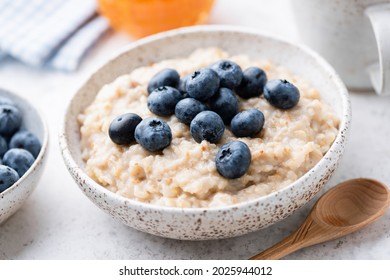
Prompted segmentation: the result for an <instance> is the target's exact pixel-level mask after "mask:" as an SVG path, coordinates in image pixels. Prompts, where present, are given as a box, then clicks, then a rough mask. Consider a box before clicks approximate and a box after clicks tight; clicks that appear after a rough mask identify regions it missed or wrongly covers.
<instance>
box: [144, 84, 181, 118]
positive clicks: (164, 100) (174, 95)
mask: <svg viewBox="0 0 390 280" xmlns="http://www.w3.org/2000/svg"><path fill="white" fill-rule="evenodd" d="M182 98H183V96H182V95H181V94H180V92H179V91H178V90H177V89H175V88H173V87H169V86H162V87H158V88H156V89H155V90H153V91H152V93H151V94H150V95H149V97H148V101H147V105H148V108H149V110H150V111H151V112H152V113H154V114H156V115H158V116H170V115H173V114H174V113H175V107H176V104H177V103H178V102H179V101H180V100H181V99H182Z"/></svg>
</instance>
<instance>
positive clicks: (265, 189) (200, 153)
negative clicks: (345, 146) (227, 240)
mask: <svg viewBox="0 0 390 280" xmlns="http://www.w3.org/2000/svg"><path fill="white" fill-rule="evenodd" d="M220 59H229V60H231V61H234V62H236V63H237V64H239V65H240V66H241V68H242V69H243V70H244V69H246V68H247V67H250V66H257V67H260V68H262V69H263V70H264V71H265V72H266V73H267V76H268V79H269V80H270V79H287V80H289V81H290V82H292V83H293V84H294V85H295V86H296V87H297V88H298V89H299V91H300V100H299V103H298V104H297V105H296V106H295V107H294V108H292V109H289V110H280V109H277V108H275V107H272V106H271V105H270V104H269V103H268V102H267V101H266V100H265V98H264V97H263V95H261V96H260V97H254V98H250V99H242V98H239V111H242V110H246V109H250V108H256V109H259V110H260V111H261V112H262V113H263V114H264V117H265V124H264V128H263V129H262V131H261V133H260V134H259V135H257V137H253V138H250V137H236V136H234V135H233V134H232V132H231V131H230V129H229V127H228V126H226V129H225V132H224V134H223V136H222V139H221V141H220V142H218V144H213V143H210V142H207V141H205V140H203V141H202V142H201V143H197V142H196V141H195V140H194V139H193V138H192V137H191V134H190V129H189V126H188V125H186V124H183V123H181V122H179V121H178V119H177V118H176V117H175V115H173V116H170V117H159V118H161V119H162V120H164V121H166V122H167V123H168V124H169V127H170V129H171V131H172V142H171V143H170V145H169V146H168V147H166V148H165V149H163V150H162V151H161V152H157V153H156V152H155V153H153V152H149V151H147V150H146V149H144V148H143V147H142V146H141V145H139V144H137V143H134V144H131V145H116V144H114V143H113V142H112V141H111V140H110V138H109V137H108V129H109V126H110V123H111V121H112V120H113V119H114V118H116V117H117V116H118V115H121V114H124V113H135V114H137V115H139V116H140V117H142V118H146V117H150V116H154V114H153V113H151V112H150V111H149V109H148V107H147V98H148V92H147V85H148V82H149V80H150V79H151V78H152V77H153V76H154V75H155V74H156V73H157V72H159V71H160V70H162V69H165V68H174V69H176V70H177V71H178V72H179V74H180V75H181V76H184V75H186V74H189V73H191V72H193V71H195V70H197V69H199V68H202V67H206V66H208V65H210V64H211V63H214V62H216V61H218V60H220ZM78 120H79V122H80V127H81V128H80V131H81V143H82V156H83V160H84V161H85V168H86V172H87V173H88V175H89V176H90V177H91V178H92V179H94V180H95V181H96V182H98V183H100V184H101V185H103V186H104V187H106V188H107V189H109V190H110V191H112V192H115V193H117V194H119V195H122V196H124V197H127V198H130V199H134V200H137V201H141V202H146V203H152V204H158V205H165V206H172V207H217V206H223V205H231V204H236V203H240V202H243V201H248V200H252V199H255V198H258V197H260V196H264V195H267V194H269V193H271V192H274V191H276V190H279V189H281V188H283V187H285V186H287V185H289V184H291V183H292V182H294V181H296V180H297V179H298V178H299V177H301V176H302V175H304V174H305V173H306V172H307V171H308V170H310V169H311V168H312V167H313V166H314V165H315V164H316V163H317V162H318V161H319V160H320V159H321V158H322V157H323V155H324V154H325V153H326V151H327V150H328V149H329V147H330V146H331V144H332V143H333V141H334V139H335V138H336V135H337V132H338V124H339V120H338V118H337V117H336V114H335V113H334V112H333V110H332V109H331V108H330V106H328V105H327V104H325V103H324V102H323V101H322V100H321V97H320V92H319V91H318V90H316V89H314V88H312V87H311V86H310V84H308V83H307V82H306V81H305V80H304V79H301V78H300V77H296V76H294V75H292V74H291V72H290V71H289V70H288V69H285V68H283V67H281V66H277V65H274V64H272V62H269V61H255V60H253V59H251V58H250V57H248V56H246V55H233V56H231V55H229V54H228V53H226V52H225V51H223V50H221V49H218V48H206V49H198V50H196V51H194V52H193V53H192V54H191V55H190V56H189V57H187V58H177V59H170V60H165V61H162V62H158V63H155V64H153V65H151V66H145V67H141V68H138V69H136V70H134V71H132V72H131V73H130V74H128V75H123V76H121V77H118V78H117V79H116V80H115V81H113V82H112V83H110V84H108V85H105V86H104V87H103V88H102V89H101V90H100V91H99V92H98V94H97V96H96V98H95V100H94V101H93V102H92V103H91V104H90V105H89V106H88V107H87V108H86V110H85V111H84V112H83V113H82V114H80V115H79V117H78ZM234 140H240V141H242V142H244V143H245V144H247V145H248V147H249V148H250V152H251V164H250V166H249V169H248V171H247V172H246V173H245V174H244V175H243V176H242V177H240V178H237V179H227V178H224V177H223V176H221V175H220V174H219V173H218V172H217V169H216V164H215V156H216V154H217V152H218V149H219V147H221V146H222V145H223V144H225V143H227V142H230V141H234Z"/></svg>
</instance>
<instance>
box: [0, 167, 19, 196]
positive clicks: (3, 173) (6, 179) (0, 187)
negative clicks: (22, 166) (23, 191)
mask: <svg viewBox="0 0 390 280" xmlns="http://www.w3.org/2000/svg"><path fill="white" fill-rule="evenodd" d="M17 180H19V175H18V173H17V172H16V171H15V170H13V169H12V168H10V167H8V166H5V165H0V193H1V192H3V191H5V190H6V189H8V188H9V187H11V186H12V185H13V184H14V183H15V182H16V181H17Z"/></svg>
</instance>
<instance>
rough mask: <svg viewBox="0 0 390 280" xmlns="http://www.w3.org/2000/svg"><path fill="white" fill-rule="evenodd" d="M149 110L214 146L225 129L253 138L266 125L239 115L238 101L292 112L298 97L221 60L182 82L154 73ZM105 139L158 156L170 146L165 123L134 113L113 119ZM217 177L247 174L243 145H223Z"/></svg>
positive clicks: (257, 72) (256, 71)
mask: <svg viewBox="0 0 390 280" xmlns="http://www.w3.org/2000/svg"><path fill="white" fill-rule="evenodd" d="M147 91H148V93H149V97H148V101H147V105H148V108H149V110H150V111H151V112H152V113H154V114H155V115H157V116H161V117H167V116H171V115H173V114H174V115H175V116H176V117H177V118H178V120H179V121H180V122H182V123H184V124H187V125H189V126H190V132H191V135H192V137H193V138H194V140H195V141H196V142H198V143H200V142H202V141H203V140H206V141H208V142H210V143H218V142H219V141H220V140H221V138H222V136H223V133H224V131H225V125H228V126H229V125H230V130H231V131H232V133H233V134H234V135H235V136H237V137H255V136H256V135H257V134H258V133H259V132H260V131H261V130H262V128H263V126H264V115H263V113H262V112H261V111H259V110H258V109H255V108H251V109H248V110H245V111H242V112H238V108H239V100H238V98H237V96H236V95H238V96H240V97H241V98H243V99H249V98H251V97H258V96H260V95H261V94H263V92H264V97H265V99H266V100H267V101H268V102H269V103H270V104H271V105H272V106H274V107H276V108H279V109H284V110H285V109H290V108H292V107H294V106H295V105H296V104H297V103H298V101H299V97H300V93H299V91H298V89H297V88H296V87H295V86H294V85H293V84H291V83H290V82H288V81H286V80H271V81H267V76H266V73H265V72H264V71H263V70H262V69H260V68H258V67H249V68H247V69H245V70H244V71H242V70H241V67H240V66H239V65H238V64H236V63H234V62H233V61H229V60H220V61H218V62H216V63H214V64H212V65H210V66H209V67H205V68H201V69H199V70H197V71H195V72H193V73H192V74H189V75H186V76H184V77H180V75H179V73H178V72H177V71H176V70H174V69H170V68H167V69H164V70H162V71H160V72H158V73H157V74H156V75H155V76H153V77H152V79H151V80H150V82H149V85H148V87H147ZM109 135H110V138H111V139H112V141H113V142H114V143H116V144H119V145H127V144H130V143H131V142H133V141H134V140H135V141H137V143H139V144H140V145H141V146H142V147H144V148H145V149H147V150H149V151H152V152H156V151H161V150H163V149H164V148H165V147H167V146H168V145H169V144H170V143H171V141H172V133H171V129H170V128H169V126H168V124H167V123H166V122H164V121H163V120H161V119H159V118H155V117H150V118H146V119H144V120H142V119H141V117H139V116H138V115H135V114H131V113H128V114H124V115H121V116H119V117H117V118H116V119H115V120H114V121H113V122H112V123H111V125H110V129H109ZM215 161H216V167H217V170H218V172H219V173H220V174H221V175H222V176H224V177H226V178H229V179H234V178H239V177H241V176H242V175H244V174H245V173H246V171H247V170H248V168H249V165H250V161H251V153H250V150H249V147H248V146H247V145H246V144H245V143H244V142H242V141H232V142H229V143H226V144H225V145H223V146H222V147H221V148H220V149H219V152H218V154H217V156H216V158H215Z"/></svg>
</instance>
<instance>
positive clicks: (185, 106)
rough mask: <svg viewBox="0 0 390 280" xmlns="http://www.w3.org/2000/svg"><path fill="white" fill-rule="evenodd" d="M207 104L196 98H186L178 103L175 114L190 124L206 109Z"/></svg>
mask: <svg viewBox="0 0 390 280" xmlns="http://www.w3.org/2000/svg"><path fill="white" fill-rule="evenodd" d="M206 110H207V106H206V105H204V104H203V103H202V102H200V101H199V100H196V99H194V98H191V97H189V98H185V99H183V100H180V101H179V103H177V104H176V108H175V115H176V117H177V118H178V119H179V121H180V122H182V123H185V124H190V123H191V121H192V120H193V119H194V118H195V116H196V115H197V114H199V113H200V112H203V111H206Z"/></svg>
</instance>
